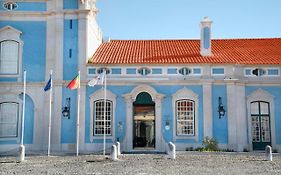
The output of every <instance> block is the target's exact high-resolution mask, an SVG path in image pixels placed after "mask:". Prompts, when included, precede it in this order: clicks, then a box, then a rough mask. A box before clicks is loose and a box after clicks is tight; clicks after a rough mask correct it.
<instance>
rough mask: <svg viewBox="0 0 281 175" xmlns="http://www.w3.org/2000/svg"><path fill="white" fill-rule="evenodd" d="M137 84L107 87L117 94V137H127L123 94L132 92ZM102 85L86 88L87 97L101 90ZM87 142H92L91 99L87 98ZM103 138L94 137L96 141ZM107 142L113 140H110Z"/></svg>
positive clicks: (120, 139) (122, 138)
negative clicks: (120, 124) (120, 125)
mask: <svg viewBox="0 0 281 175" xmlns="http://www.w3.org/2000/svg"><path fill="white" fill-rule="evenodd" d="M134 87H135V86H108V87H107V89H108V90H109V91H111V92H112V93H113V94H115V95H116V112H115V121H114V124H115V139H116V140H117V139H119V141H121V142H122V141H123V140H124V138H125V134H126V133H125V132H126V101H125V99H124V97H123V96H122V95H124V94H126V93H130V92H131V91H132V90H133V88H134ZM100 88H101V86H95V87H87V88H86V97H90V96H91V95H92V94H93V93H94V92H96V91H97V90H99V89H100ZM85 104H86V105H85V111H86V117H85V142H86V143H90V127H92V126H90V117H91V116H90V115H91V111H90V110H91V108H90V99H89V98H86V102H85ZM119 122H121V123H122V129H121V128H120V127H118V123H119ZM102 141H103V140H102V139H94V141H93V142H94V143H101V142H102ZM107 142H111V141H110V140H108V141H107Z"/></svg>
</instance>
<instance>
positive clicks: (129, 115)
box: [123, 85, 165, 151]
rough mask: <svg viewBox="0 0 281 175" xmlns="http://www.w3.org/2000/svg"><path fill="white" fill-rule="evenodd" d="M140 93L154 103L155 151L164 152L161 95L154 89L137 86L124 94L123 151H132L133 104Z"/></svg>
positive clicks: (146, 86)
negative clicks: (124, 123)
mask: <svg viewBox="0 0 281 175" xmlns="http://www.w3.org/2000/svg"><path fill="white" fill-rule="evenodd" d="M141 92H147V93H148V94H150V96H151V98H152V100H153V101H154V102H155V129H156V133H155V149H156V150H158V151H165V146H164V139H163V135H162V104H161V103H162V99H163V97H164V95H163V94H160V93H158V92H157V91H156V90H155V89H154V88H152V87H151V86H148V85H139V86H137V87H136V88H134V89H133V90H132V91H131V93H128V94H124V95H123V97H124V98H125V100H126V109H127V111H126V135H125V140H124V142H123V144H124V145H126V147H125V148H124V150H125V151H132V150H133V126H132V124H133V102H134V101H135V100H136V98H137V96H138V94H139V93H141Z"/></svg>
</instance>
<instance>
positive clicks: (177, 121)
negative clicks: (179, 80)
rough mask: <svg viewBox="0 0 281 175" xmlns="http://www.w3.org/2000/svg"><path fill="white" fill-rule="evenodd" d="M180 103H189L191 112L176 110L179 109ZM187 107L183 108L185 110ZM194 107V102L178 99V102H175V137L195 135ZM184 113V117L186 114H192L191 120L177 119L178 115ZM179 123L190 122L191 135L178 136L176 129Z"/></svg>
mask: <svg viewBox="0 0 281 175" xmlns="http://www.w3.org/2000/svg"><path fill="white" fill-rule="evenodd" d="M181 102H187V103H191V104H192V111H189V110H185V111H184V110H178V108H179V103H181ZM181 107H183V106H181ZM186 107H187V106H185V107H184V108H186ZM194 107H195V105H194V101H193V100H190V99H180V100H177V101H176V109H175V110H176V132H177V133H176V135H177V136H194V135H195V108H194ZM180 112H181V113H186V114H183V115H185V117H187V113H190V112H192V119H179V115H178V114H179V113H180ZM179 122H192V128H193V129H192V130H191V131H192V133H191V134H180V133H178V130H179V129H178V127H179ZM185 126H186V127H188V125H185ZM181 132H182V131H181Z"/></svg>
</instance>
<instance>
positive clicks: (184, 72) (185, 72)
mask: <svg viewBox="0 0 281 175" xmlns="http://www.w3.org/2000/svg"><path fill="white" fill-rule="evenodd" d="M179 73H180V74H182V75H188V74H190V73H191V70H190V69H189V68H187V67H183V68H181V69H179Z"/></svg>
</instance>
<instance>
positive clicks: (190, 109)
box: [176, 99, 195, 136]
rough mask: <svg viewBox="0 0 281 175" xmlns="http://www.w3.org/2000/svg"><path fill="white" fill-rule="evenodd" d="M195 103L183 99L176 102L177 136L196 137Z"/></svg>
mask: <svg viewBox="0 0 281 175" xmlns="http://www.w3.org/2000/svg"><path fill="white" fill-rule="evenodd" d="M194 111H195V110H194V101H192V100H188V99H182V100H178V101H176V120H177V122H176V125H177V135H178V136H180V135H195V132H194V129H195V128H194V118H195V117H194V115H195V112H194Z"/></svg>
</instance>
